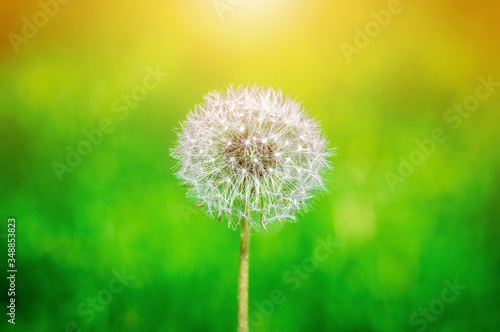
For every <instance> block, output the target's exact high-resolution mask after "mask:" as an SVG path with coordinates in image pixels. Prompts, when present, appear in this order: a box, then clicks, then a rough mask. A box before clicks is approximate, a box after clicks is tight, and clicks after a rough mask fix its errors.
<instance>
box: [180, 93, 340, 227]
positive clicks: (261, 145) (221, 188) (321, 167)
mask: <svg viewBox="0 0 500 332" xmlns="http://www.w3.org/2000/svg"><path fill="white" fill-rule="evenodd" d="M329 155H330V149H329V148H328V146H327V142H326V140H325V139H324V138H323V136H322V135H321V133H320V130H319V128H318V124H317V123H316V122H315V121H314V120H312V119H311V118H309V117H308V116H307V115H306V114H305V113H304V111H303V110H302V108H301V106H300V105H299V104H298V103H296V102H295V101H293V100H290V99H285V98H283V96H282V94H281V92H276V91H274V90H272V89H262V88H258V87H251V88H241V87H240V88H237V89H233V88H232V87H229V88H228V89H227V91H226V93H216V92H213V93H209V94H208V95H207V96H206V97H205V103H204V104H202V105H198V106H196V108H195V110H194V111H193V112H191V113H190V114H189V115H188V119H187V121H185V122H184V123H183V124H182V126H181V130H180V133H179V140H178V144H177V146H176V147H175V148H174V149H173V150H172V156H173V157H174V158H175V159H177V160H178V166H177V176H178V177H179V178H180V179H182V180H183V181H184V184H186V185H187V187H188V188H189V189H188V196H189V197H190V198H192V199H194V200H195V201H197V202H198V203H205V207H206V209H207V212H208V213H209V214H211V215H215V216H217V215H219V214H220V215H222V216H223V217H225V218H227V219H228V220H229V224H230V225H233V226H235V225H237V224H238V222H239V220H241V219H242V218H247V219H248V220H249V221H250V222H251V224H252V226H253V227H255V228H259V227H260V226H261V225H262V226H264V227H265V225H266V224H268V223H271V222H274V221H276V220H283V221H291V220H295V215H296V213H297V212H300V211H301V210H305V209H306V208H307V207H308V202H309V199H310V198H312V197H313V196H314V193H316V192H318V191H323V190H325V187H324V184H323V179H322V176H323V173H324V171H325V170H326V169H327V168H328V167H329V164H328V161H327V157H328V156H329ZM256 213H259V214H261V216H260V217H259V218H256V216H255V214H256Z"/></svg>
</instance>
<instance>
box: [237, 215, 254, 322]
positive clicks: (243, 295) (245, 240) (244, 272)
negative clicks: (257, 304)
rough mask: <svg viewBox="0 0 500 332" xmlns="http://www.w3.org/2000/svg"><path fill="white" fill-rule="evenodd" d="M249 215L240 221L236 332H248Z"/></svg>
mask: <svg viewBox="0 0 500 332" xmlns="http://www.w3.org/2000/svg"><path fill="white" fill-rule="evenodd" d="M249 218H250V215H249V213H247V215H246V217H245V218H242V220H241V242H240V272H239V276H238V332H248V263H249V258H250V230H251V225H250V220H249Z"/></svg>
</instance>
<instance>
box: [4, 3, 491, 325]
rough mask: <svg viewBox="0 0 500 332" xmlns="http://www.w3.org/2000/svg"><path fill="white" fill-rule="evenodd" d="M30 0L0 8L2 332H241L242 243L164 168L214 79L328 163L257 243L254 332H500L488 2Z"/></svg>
mask: <svg viewBox="0 0 500 332" xmlns="http://www.w3.org/2000/svg"><path fill="white" fill-rule="evenodd" d="M54 1H56V0H54ZM41 3H43V4H44V5H41V4H40V3H39V2H36V1H26V2H23V3H17V2H16V3H15V2H13V1H5V2H4V3H3V7H4V10H5V11H4V12H3V13H2V14H0V15H1V16H2V20H1V23H0V29H1V30H2V33H3V36H5V38H2V39H1V40H0V151H1V156H2V159H1V163H0V173H1V177H0V212H1V220H0V248H1V251H0V253H1V254H0V257H2V259H1V260H0V266H1V269H0V271H1V272H0V275H1V276H2V278H1V280H2V281H1V282H0V287H1V289H0V294H1V295H0V307H2V308H3V309H2V310H3V312H1V313H0V314H1V316H0V317H2V319H1V321H0V331H49V332H53V331H65V332H73V331H83V332H86V331H89V332H90V331H99V332H106V331H235V330H236V286H237V273H238V255H239V232H238V231H233V230H231V229H228V228H227V226H226V225H225V223H223V222H221V223H216V222H215V220H213V219H211V218H209V217H207V216H205V215H204V211H203V209H195V208H194V205H196V203H197V202H192V201H188V200H187V199H186V198H185V193H186V189H185V188H184V187H183V186H182V185H181V184H180V183H179V180H177V179H176V178H175V176H174V174H173V167H174V166H175V161H174V160H173V159H172V158H171V157H170V156H169V153H170V149H171V148H172V147H173V146H174V144H175V141H176V133H175V131H174V130H175V129H176V128H178V127H179V123H180V122H182V121H183V120H184V119H185V118H186V115H187V114H188V112H189V110H191V109H193V107H194V105H195V104H196V103H200V102H202V101H203V96H204V95H205V94H206V93H207V92H208V91H212V90H223V89H225V88H226V86H228V85H229V84H233V85H240V84H245V85H246V84H257V85H262V86H271V87H274V88H276V89H280V90H282V91H283V93H284V94H285V95H287V96H289V97H292V98H295V99H297V100H298V101H300V102H301V103H302V104H303V106H304V107H305V108H306V109H307V110H308V111H309V114H311V115H312V116H313V117H314V118H316V119H318V120H319V121H320V122H321V128H322V130H323V133H324V134H325V136H326V137H328V139H329V141H330V145H331V146H332V147H337V149H336V156H335V157H334V158H332V164H333V165H334V167H335V168H334V170H333V171H332V172H330V173H328V174H327V179H326V180H327V186H328V189H329V192H328V193H327V194H325V195H322V196H320V197H317V198H315V200H314V204H313V205H314V207H313V208H312V209H311V210H310V211H309V212H307V213H305V214H304V215H302V216H300V218H299V220H298V222H297V223H293V224H291V223H288V224H285V225H284V226H281V225H279V224H277V225H273V226H272V227H270V229H269V230H268V232H267V233H265V232H254V233H252V240H251V241H252V243H251V254H250V326H251V330H252V331H273V332H294V331H346V332H357V331H359V332H365V331H366V332H369V331H373V332H386V331H387V332H389V331H398V332H400V331H401V332H402V331H406V332H410V331H419V332H423V331H442V332H458V331H499V330H500V316H499V315H498V311H499V309H500V286H499V284H498V281H499V277H500V264H499V263H500V246H499V243H498V238H499V236H500V226H499V222H500V218H499V213H500V204H499V202H500V189H499V185H500V153H499V149H500V135H499V128H500V127H499V123H500V112H499V108H500V83H497V82H500V63H499V55H500V33H499V32H500V23H499V21H498V19H497V16H498V11H499V9H498V4H497V3H496V2H494V1H486V0H484V1H476V2H474V3H472V2H467V1H465V0H461V1H448V0H440V1H434V2H432V3H426V2H420V1H415V2H408V1H401V2H400V3H399V2H398V3H399V4H397V3H395V2H391V1H389V3H388V2H387V1H367V0H363V1H358V2H355V3H348V2H346V1H337V2H333V1H331V2H326V1H305V0H292V1H284V0H273V1H264V0H252V1H241V2H239V3H237V2H233V5H228V4H227V3H229V1H212V0H186V1H182V2H181V1H154V0H146V1H141V2H136V1H130V0H128V1H116V0H112V1H108V2H105V3H102V2H99V1H94V0H93V1H86V2H76V1H69V2H68V3H64V2H63V1H61V2H60V3H59V2H58V3H57V5H55V4H54V2H51V1H49V0H46V1H42V2H41ZM221 3H223V4H226V5H227V6H229V7H224V6H222V7H220V6H221ZM48 4H51V6H52V7H50V8H49V7H47V6H48ZM395 6H396V7H395ZM44 8H45V9H44ZM46 8H49V9H46ZM221 8H222V9H221ZM390 9H393V11H392V12H391V11H390ZM40 11H45V12H46V13H47V14H46V17H47V20H46V22H45V21H44V15H43V14H37V13H39V12H40ZM381 11H382V12H381ZM373 12H375V14H373ZM384 13H385V14H386V13H390V15H389V16H385V21H377V19H376V18H375V17H378V19H379V20H383V18H380V17H384V16H383V14H384ZM49 14H53V15H49ZM37 15H38V16H37ZM381 15H382V16H381ZM23 18H26V20H27V21H29V22H31V23H32V24H33V25H34V27H35V28H34V29H35V30H36V32H35V31H30V28H29V27H25V25H26V24H27V23H26V20H24V19H23ZM44 22H45V23H44ZM373 22H375V23H373ZM377 22H379V23H377ZM380 22H382V23H384V24H382V23H380ZM367 25H368V30H366V27H367ZM370 26H371V27H370ZM377 26H378V29H377ZM370 29H372V30H370ZM373 29H375V30H373ZM32 30H33V29H32ZM359 31H361V33H360V32H359ZM366 31H368V32H366ZM13 34H15V35H13ZM346 45H349V46H346ZM346 47H347V48H346ZM346 49H348V50H350V51H347V53H346ZM354 49H356V50H357V51H353V50H354ZM488 81H489V83H488ZM9 218H15V219H16V238H15V239H16V256H15V259H16V267H17V273H16V291H15V293H16V294H15V299H16V302H15V303H16V320H15V322H16V324H15V325H13V324H11V323H8V321H7V320H8V319H10V317H9V316H8V315H6V313H7V312H8V311H7V310H8V308H6V306H7V305H8V304H9V303H10V302H8V301H10V297H9V296H7V290H8V288H9V285H10V283H9V282H8V280H7V279H6V277H7V276H8V273H7V272H6V271H7V268H8V266H7V259H8V258H9V257H8V256H7V239H8V238H7V220H8V219H9Z"/></svg>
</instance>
